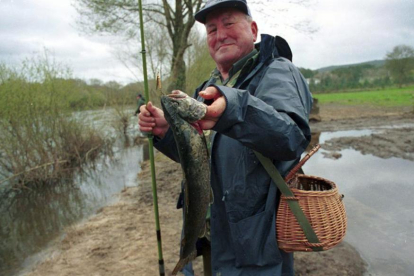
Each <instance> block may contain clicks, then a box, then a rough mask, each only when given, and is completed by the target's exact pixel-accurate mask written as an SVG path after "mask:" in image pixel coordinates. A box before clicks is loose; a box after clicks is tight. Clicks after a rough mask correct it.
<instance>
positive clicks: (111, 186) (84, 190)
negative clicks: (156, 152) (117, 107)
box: [0, 110, 148, 276]
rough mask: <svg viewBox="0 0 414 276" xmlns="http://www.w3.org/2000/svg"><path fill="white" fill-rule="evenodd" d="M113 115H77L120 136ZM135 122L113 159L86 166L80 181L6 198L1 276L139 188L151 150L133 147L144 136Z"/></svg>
mask: <svg viewBox="0 0 414 276" xmlns="http://www.w3.org/2000/svg"><path fill="white" fill-rule="evenodd" d="M113 112H114V111H113V110H98V111H86V112H80V113H75V114H74V116H77V117H80V116H82V119H83V122H84V123H85V124H91V125H93V127H96V128H103V130H104V132H105V134H106V135H111V136H116V131H115V130H114V129H113V127H112V126H113V119H114V116H113V114H114V113H113ZM131 114H132V111H131ZM133 120H135V117H134V118H133ZM134 123H135V122H132V121H131V124H130V126H129V128H128V138H126V137H124V136H118V139H117V141H116V142H115V144H114V147H113V151H114V155H113V156H111V157H108V156H107V157H105V158H102V159H101V160H99V161H98V162H97V163H95V164H91V165H90V166H86V167H84V168H83V169H82V173H76V174H75V179H67V180H64V179H63V180H62V181H61V182H60V183H59V184H58V185H53V186H51V187H43V188H41V189H30V188H27V189H23V190H21V191H16V193H14V194H13V196H9V197H6V198H4V197H3V198H2V199H1V201H0V275H2V276H7V275H15V273H16V272H17V271H18V270H20V269H21V268H23V267H27V266H30V264H31V263H32V262H35V261H36V260H38V259H39V258H41V257H42V252H44V249H45V248H47V247H48V245H49V244H50V243H51V242H53V241H54V240H56V239H61V238H63V233H64V231H65V229H66V228H67V227H70V226H71V225H73V224H75V223H79V222H80V221H82V220H84V219H87V218H88V217H90V216H91V215H93V214H94V213H95V212H96V211H97V210H98V209H99V208H101V207H103V206H106V205H108V204H111V203H112V202H114V201H115V200H116V199H117V197H116V195H117V194H118V193H119V192H120V191H121V190H122V189H124V188H125V187H129V186H136V185H138V183H139V180H138V179H137V174H138V173H139V172H140V169H141V167H140V163H141V162H142V161H143V160H144V158H145V157H148V146H147V145H146V144H145V145H144V144H141V145H135V144H134V143H133V141H132V139H133V137H136V136H137V135H139V134H140V133H139V131H138V128H137V126H136V124H134Z"/></svg>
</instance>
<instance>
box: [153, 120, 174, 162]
mask: <svg viewBox="0 0 414 276" xmlns="http://www.w3.org/2000/svg"><path fill="white" fill-rule="evenodd" d="M154 147H155V148H156V149H157V150H159V151H160V152H162V153H163V154H165V155H166V156H168V157H169V158H170V159H172V160H173V161H176V162H180V157H179V155H178V150H177V144H176V143H175V140H174V135H173V132H172V130H171V128H169V129H168V131H167V133H166V134H165V136H164V138H158V137H156V136H155V137H154Z"/></svg>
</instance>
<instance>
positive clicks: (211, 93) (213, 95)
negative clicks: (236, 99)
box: [198, 86, 222, 100]
mask: <svg viewBox="0 0 414 276" xmlns="http://www.w3.org/2000/svg"><path fill="white" fill-rule="evenodd" d="M198 94H199V95H200V97H202V98H204V99H206V100H211V99H217V98H219V97H221V96H222V95H221V92H220V90H218V89H217V88H215V87H214V86H209V87H207V88H206V89H205V90H204V91H200V92H199V93H198Z"/></svg>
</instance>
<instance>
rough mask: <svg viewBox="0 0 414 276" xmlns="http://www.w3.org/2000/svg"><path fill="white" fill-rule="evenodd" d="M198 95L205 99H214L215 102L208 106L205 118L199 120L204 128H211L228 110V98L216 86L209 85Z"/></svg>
mask: <svg viewBox="0 0 414 276" xmlns="http://www.w3.org/2000/svg"><path fill="white" fill-rule="evenodd" d="M198 95H200V97H202V98H203V99H206V100H213V103H212V104H211V105H209V106H207V113H206V115H205V116H204V118H203V119H202V120H200V121H198V122H199V124H200V126H201V128H202V129H211V128H213V127H214V126H215V125H216V123H217V121H218V120H219V118H220V117H221V115H222V114H223V112H224V110H226V99H225V98H224V96H223V95H222V94H221V93H220V91H219V90H218V89H217V88H215V87H214V86H209V87H207V88H206V90H204V91H200V92H199V93H198Z"/></svg>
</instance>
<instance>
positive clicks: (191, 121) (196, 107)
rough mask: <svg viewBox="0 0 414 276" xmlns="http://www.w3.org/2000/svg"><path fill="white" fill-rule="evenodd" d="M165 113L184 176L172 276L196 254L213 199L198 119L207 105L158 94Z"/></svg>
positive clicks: (176, 94) (180, 95)
mask: <svg viewBox="0 0 414 276" xmlns="http://www.w3.org/2000/svg"><path fill="white" fill-rule="evenodd" d="M161 105H162V109H163V111H164V116H165V119H166V120H167V122H168V123H169V125H170V128H171V130H172V132H173V134H174V139H175V142H176V144H177V149H178V153H179V156H180V163H181V168H182V170H183V175H184V235H183V238H182V240H181V250H180V260H179V261H178V263H177V265H176V266H175V268H174V270H173V272H172V275H176V274H177V273H178V271H180V270H182V268H183V267H184V266H185V265H186V264H187V263H188V262H190V261H192V260H193V259H194V258H195V257H196V256H197V249H196V242H197V239H198V238H199V237H203V236H204V235H205V233H206V215H207V210H208V206H209V204H210V203H211V202H212V192H211V187H210V167H209V156H208V150H207V144H206V139H205V137H204V134H203V131H202V130H201V128H200V127H199V126H198V124H197V121H198V120H200V119H201V118H203V117H204V115H205V113H206V111H207V106H206V105H205V104H203V103H201V102H198V101H197V100H195V99H193V98H191V97H189V96H188V95H187V94H185V93H184V92H181V91H174V92H173V93H172V94H170V95H168V96H162V97H161Z"/></svg>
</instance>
